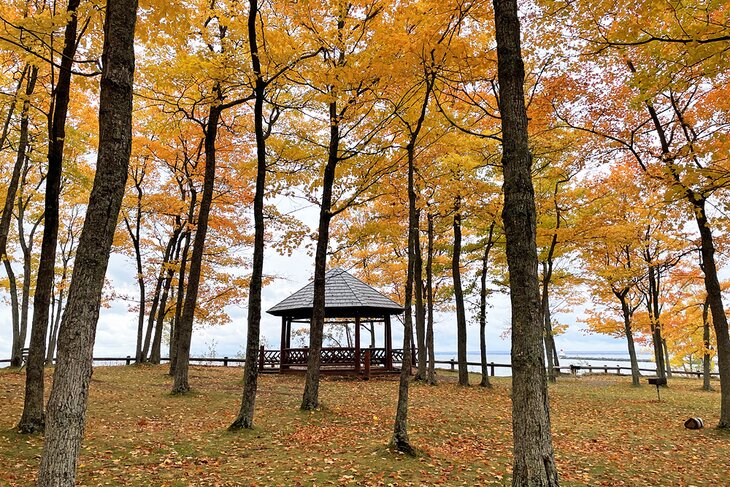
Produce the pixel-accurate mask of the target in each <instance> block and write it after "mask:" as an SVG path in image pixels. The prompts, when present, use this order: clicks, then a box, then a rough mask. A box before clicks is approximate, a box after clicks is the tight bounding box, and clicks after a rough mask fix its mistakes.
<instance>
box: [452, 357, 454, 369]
mask: <svg viewBox="0 0 730 487" xmlns="http://www.w3.org/2000/svg"><path fill="white" fill-rule="evenodd" d="M451 370H454V359H451Z"/></svg>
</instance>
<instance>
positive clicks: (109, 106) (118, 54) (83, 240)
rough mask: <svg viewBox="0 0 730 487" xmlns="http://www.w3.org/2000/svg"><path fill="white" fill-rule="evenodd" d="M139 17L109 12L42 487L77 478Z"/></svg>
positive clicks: (127, 140) (128, 129) (119, 8)
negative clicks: (90, 172)
mask: <svg viewBox="0 0 730 487" xmlns="http://www.w3.org/2000/svg"><path fill="white" fill-rule="evenodd" d="M136 11H137V2H136V0H113V1H108V2H107V5H106V19H105V22H104V50H103V54H102V66H103V70H102V74H101V94H100V97H99V149H98V157H97V164H96V167H97V169H96V175H95V177H94V185H93V187H92V190H91V196H90V198H89V204H88V207H87V211H86V218H85V220H84V226H83V229H82V231H81V237H80V239H79V246H78V250H77V253H76V263H75V266H74V271H73V275H72V277H71V285H70V287H69V296H68V303H67V305H66V311H65V312H64V315H63V321H62V323H61V329H60V331H59V337H58V364H57V365H56V370H55V373H54V377H53V388H52V389H51V396H50V399H49V401H48V428H47V431H46V437H45V442H44V444H43V454H42V456H41V465H40V471H39V473H38V485H39V486H42V487H71V486H73V485H74V481H75V478H76V463H77V460H78V454H79V449H80V446H81V438H82V436H83V433H84V420H85V416H86V404H87V399H88V392H89V380H90V379H91V372H92V351H93V348H94V338H95V335H96V325H97V321H98V318H99V307H100V304H101V292H102V288H103V286H104V275H105V273H106V269H107V264H108V263H109V254H110V251H111V246H112V240H113V238H114V230H115V228H116V226H117V218H118V217H119V210H120V208H121V205H122V198H123V196H124V187H125V184H126V180H127V169H128V166H129V157H130V154H131V148H132V77H133V74H134V25H135V21H136V17H137V16H136Z"/></svg>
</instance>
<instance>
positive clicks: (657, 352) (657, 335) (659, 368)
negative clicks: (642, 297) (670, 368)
mask: <svg viewBox="0 0 730 487" xmlns="http://www.w3.org/2000/svg"><path fill="white" fill-rule="evenodd" d="M648 281H649V286H648V290H647V294H646V307H647V311H648V312H649V323H650V329H651V340H652V345H654V360H655V362H656V373H657V376H658V377H661V378H664V379H666V378H667V368H666V364H665V363H664V346H663V345H664V340H663V338H662V327H661V323H660V321H659V278H658V276H657V271H656V268H655V267H654V266H653V265H649V274H648Z"/></svg>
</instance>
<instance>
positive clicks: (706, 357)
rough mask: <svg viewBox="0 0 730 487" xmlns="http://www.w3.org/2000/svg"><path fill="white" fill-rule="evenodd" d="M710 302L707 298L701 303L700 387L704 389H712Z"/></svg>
mask: <svg viewBox="0 0 730 487" xmlns="http://www.w3.org/2000/svg"><path fill="white" fill-rule="evenodd" d="M709 314H710V303H709V300H708V299H707V298H705V302H704V303H702V345H703V346H704V352H703V353H702V389H703V390H705V391H711V390H712V384H711V383H710V379H711V376H710V373H711V372H712V361H711V357H710V316H709Z"/></svg>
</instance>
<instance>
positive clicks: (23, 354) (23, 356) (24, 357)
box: [20, 348, 30, 369]
mask: <svg viewBox="0 0 730 487" xmlns="http://www.w3.org/2000/svg"><path fill="white" fill-rule="evenodd" d="M29 353H30V348H21V349H20V368H21V369H22V368H23V367H25V366H26V365H28V354H29Z"/></svg>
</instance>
